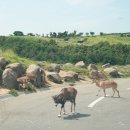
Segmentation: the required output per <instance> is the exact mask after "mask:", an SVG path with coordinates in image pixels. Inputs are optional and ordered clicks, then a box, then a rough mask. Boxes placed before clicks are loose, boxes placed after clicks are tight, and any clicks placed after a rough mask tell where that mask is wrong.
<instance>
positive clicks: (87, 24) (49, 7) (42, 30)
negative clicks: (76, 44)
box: [0, 0, 130, 35]
mask: <svg viewBox="0 0 130 130" xmlns="http://www.w3.org/2000/svg"><path fill="white" fill-rule="evenodd" d="M129 24H130V0H0V35H9V34H13V32H14V31H22V32H23V33H24V34H25V35H26V34H27V33H34V34H35V33H38V34H40V35H41V34H44V35H45V34H49V33H50V32H64V31H68V32H73V31H74V30H76V31H77V32H83V33H86V32H92V31H93V32H95V34H99V33H100V32H104V33H122V32H130V25H129Z"/></svg>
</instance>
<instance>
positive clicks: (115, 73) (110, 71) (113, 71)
mask: <svg viewBox="0 0 130 130" xmlns="http://www.w3.org/2000/svg"><path fill="white" fill-rule="evenodd" d="M104 72H105V73H107V74H109V75H111V76H112V77H120V75H119V73H118V71H117V70H116V69H115V68H113V67H110V68H105V69H104Z"/></svg>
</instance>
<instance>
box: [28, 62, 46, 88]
mask: <svg viewBox="0 0 130 130" xmlns="http://www.w3.org/2000/svg"><path fill="white" fill-rule="evenodd" d="M26 75H27V76H28V77H35V80H34V83H33V84H34V85H35V86H36V87H43V86H44V87H45V86H46V80H45V75H46V74H45V71H44V70H43V69H42V68H41V67H40V66H38V65H35V64H31V65H30V66H29V67H28V68H27V70H26Z"/></svg>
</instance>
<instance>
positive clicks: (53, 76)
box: [47, 72, 62, 84]
mask: <svg viewBox="0 0 130 130" xmlns="http://www.w3.org/2000/svg"><path fill="white" fill-rule="evenodd" d="M47 78H48V79H49V80H50V81H51V82H54V83H58V84H61V83H62V78H61V77H60V75H59V74H58V73H56V72H50V73H48V75H47Z"/></svg>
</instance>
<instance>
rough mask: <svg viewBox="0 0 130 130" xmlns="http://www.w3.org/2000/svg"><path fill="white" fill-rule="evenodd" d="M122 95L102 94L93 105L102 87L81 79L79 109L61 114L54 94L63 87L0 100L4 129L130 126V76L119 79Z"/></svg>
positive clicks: (0, 129)
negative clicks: (113, 96) (56, 105)
mask: <svg viewBox="0 0 130 130" xmlns="http://www.w3.org/2000/svg"><path fill="white" fill-rule="evenodd" d="M117 82H118V84H119V87H118V88H119V90H120V95H121V98H111V97H110V95H111V94H112V91H111V89H108V90H107V94H108V97H106V98H102V99H101V100H100V101H99V102H97V103H96V104H94V105H93V106H92V107H88V106H89V105H90V104H91V103H92V102H93V101H96V100H97V99H99V98H101V97H102V95H103V92H101V93H100V96H98V97H97V96H95V95H96V93H97V90H98V88H97V87H96V86H95V85H94V84H84V83H82V84H81V83H80V84H79V83H78V84H77V85H76V86H75V87H76V88H77V90H78V95H77V100H76V102H77V106H76V113H75V114H74V115H73V114H70V113H69V112H70V103H69V102H68V103H67V104H66V111H67V112H68V115H65V116H62V118H58V117H57V115H58V112H59V108H60V106H58V107H55V106H54V103H53V100H52V98H51V96H52V95H54V94H56V93H57V92H59V90H60V89H61V88H55V89H51V90H47V91H45V90H44V91H41V92H38V93H33V94H27V95H22V96H19V97H16V98H9V99H4V100H3V99H2V100H1V101H0V130H129V129H130V79H129V78H128V79H119V80H117Z"/></svg>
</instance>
